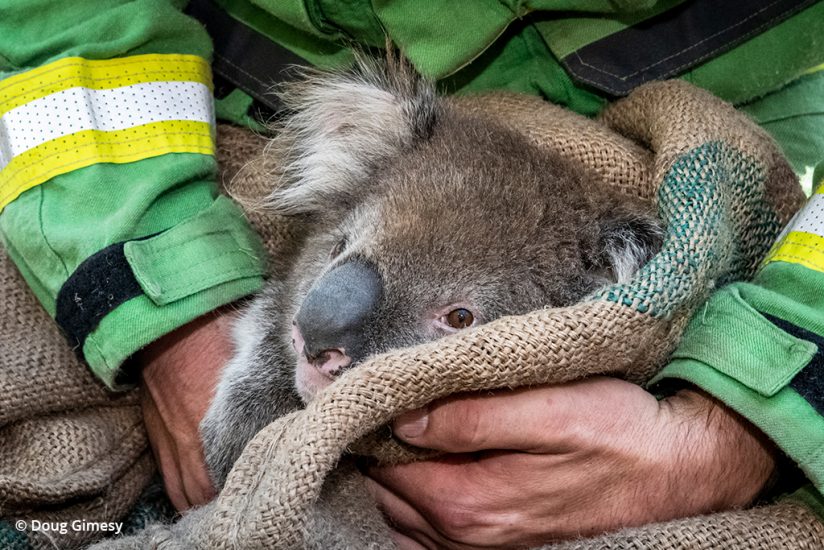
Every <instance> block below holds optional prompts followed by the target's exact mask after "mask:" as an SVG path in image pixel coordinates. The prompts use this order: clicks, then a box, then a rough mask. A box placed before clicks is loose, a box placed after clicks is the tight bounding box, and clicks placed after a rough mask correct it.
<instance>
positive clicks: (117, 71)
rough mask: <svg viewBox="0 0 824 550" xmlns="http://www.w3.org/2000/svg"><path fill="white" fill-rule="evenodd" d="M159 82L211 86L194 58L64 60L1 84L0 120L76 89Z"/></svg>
mask: <svg viewBox="0 0 824 550" xmlns="http://www.w3.org/2000/svg"><path fill="white" fill-rule="evenodd" d="M159 81H174V82H179V81H190V82H200V83H201V84H205V85H206V86H209V87H210V88H211V86H212V77H211V70H210V68H209V64H208V63H207V62H206V60H205V59H203V58H202V57H199V56H196V55H183V54H146V55H133V56H129V57H119V58H116V59H105V60H90V59H83V58H82V57H66V58H63V59H60V60H58V61H54V62H52V63H49V64H47V65H44V66H42V67H38V68H37V69H32V70H30V71H26V72H24V73H20V74H17V75H14V76H10V77H8V78H6V79H4V80H2V81H0V116H2V115H4V114H5V113H7V112H8V111H10V110H11V109H14V108H15V107H19V106H20V105H24V104H26V103H29V102H30V101H34V100H35V99H40V98H41V97H45V96H47V95H49V94H53V93H55V92H60V91H63V90H68V89H69V88H75V87H78V86H80V87H85V88H91V89H95V90H105V89H110V88H119V87H121V86H130V85H132V84H141V83H144V82H159Z"/></svg>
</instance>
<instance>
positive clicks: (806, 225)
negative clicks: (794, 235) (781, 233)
mask: <svg viewBox="0 0 824 550" xmlns="http://www.w3.org/2000/svg"><path fill="white" fill-rule="evenodd" d="M787 227H788V228H789V230H790V231H800V232H803V233H812V234H813V235H818V236H819V237H824V195H818V194H817V195H813V196H812V197H810V200H809V201H807V204H805V205H804V208H802V209H801V211H799V212H798V214H796V215H795V218H793V221H792V222H790V223H789V224H788V225H787Z"/></svg>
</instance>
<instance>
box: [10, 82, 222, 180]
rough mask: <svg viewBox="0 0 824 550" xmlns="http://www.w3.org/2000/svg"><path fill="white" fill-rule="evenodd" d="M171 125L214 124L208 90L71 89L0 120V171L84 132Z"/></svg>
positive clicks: (185, 85) (191, 86) (186, 85)
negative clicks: (27, 153) (187, 122)
mask: <svg viewBox="0 0 824 550" xmlns="http://www.w3.org/2000/svg"><path fill="white" fill-rule="evenodd" d="M167 120H191V121H199V122H207V123H213V122H214V113H213V109H212V94H211V91H210V90H209V88H208V87H207V86H205V85H204V84H201V83H199V82H146V83H142V84H133V85H131V86H122V87H120V88H111V89H106V90H93V89H89V88H82V87H75V88H69V89H67V90H63V91H60V92H56V93H54V94H51V95H47V96H45V97H41V98H39V99H36V100H34V101H31V102H30V103H26V104H24V105H20V106H19V107H16V108H14V109H12V110H10V111H8V112H7V113H6V114H4V115H3V116H2V117H0V169H2V168H3V167H5V166H6V165H7V164H8V163H9V161H11V159H12V158H14V157H16V156H18V155H20V154H21V153H23V152H25V151H28V150H29V149H32V148H34V147H37V146H38V145H41V144H43V143H46V142H47V141H50V140H52V139H56V138H59V137H63V136H67V135H70V134H74V133H76V132H80V131H83V130H103V131H111V130H123V129H126V128H132V127H134V126H140V125H141V124H148V123H151V122H162V121H167Z"/></svg>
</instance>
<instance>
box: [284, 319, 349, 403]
mask: <svg viewBox="0 0 824 550" xmlns="http://www.w3.org/2000/svg"><path fill="white" fill-rule="evenodd" d="M291 336H292V348H293V349H294V350H295V355H296V356H297V365H296V368H295V387H296V388H297V390H298V394H299V395H300V397H301V399H303V400H304V401H305V402H308V401H310V400H311V399H312V398H313V397H314V396H315V395H316V394H317V393H318V392H319V391H320V390H322V389H323V388H325V387H326V386H328V385H329V384H331V383H332V382H334V380H335V378H337V377H338V376H339V375H340V374H341V373H342V372H343V371H344V370H346V368H347V367H349V366H350V365H351V364H352V359H351V358H350V357H349V356H348V355H346V351H345V350H344V349H342V348H338V349H328V350H323V351H321V352H319V353H317V354H315V355H312V354H310V353H309V352H308V350H307V348H306V341H305V340H304V338H303V335H302V334H301V333H300V330H299V329H298V327H297V325H294V324H293V325H292V335H291Z"/></svg>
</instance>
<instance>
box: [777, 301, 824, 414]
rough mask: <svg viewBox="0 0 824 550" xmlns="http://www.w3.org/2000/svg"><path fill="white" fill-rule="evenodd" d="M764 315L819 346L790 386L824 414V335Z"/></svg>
mask: <svg viewBox="0 0 824 550" xmlns="http://www.w3.org/2000/svg"><path fill="white" fill-rule="evenodd" d="M762 315H764V317H765V318H767V319H768V320H769V321H770V322H771V323H772V324H774V325H775V326H777V327H778V328H780V329H781V330H783V331H784V332H786V333H787V334H791V335H792V336H795V337H796V338H799V339H801V340H806V341H808V342H812V343H813V344H815V345H816V346H818V352H817V353H816V354H815V355H814V356H813V358H812V359H811V360H810V362H809V363H807V366H806V367H804V368H803V369H801V371H800V372H799V373H798V374H796V375H795V378H793V379H792V381H790V387H791V388H792V389H794V390H795V391H797V392H798V393H799V395H801V397H803V398H804V399H806V400H807V402H808V403H809V404H810V405H812V407H813V408H814V409H815V410H816V411H817V412H818V413H819V414H821V415H824V337H822V336H819V335H818V334H816V333H814V332H811V331H809V330H807V329H804V328H801V327H799V326H798V325H794V324H793V323H790V322H788V321H785V320H784V319H779V318H778V317H775V316H773V315H768V314H766V313H762Z"/></svg>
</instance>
